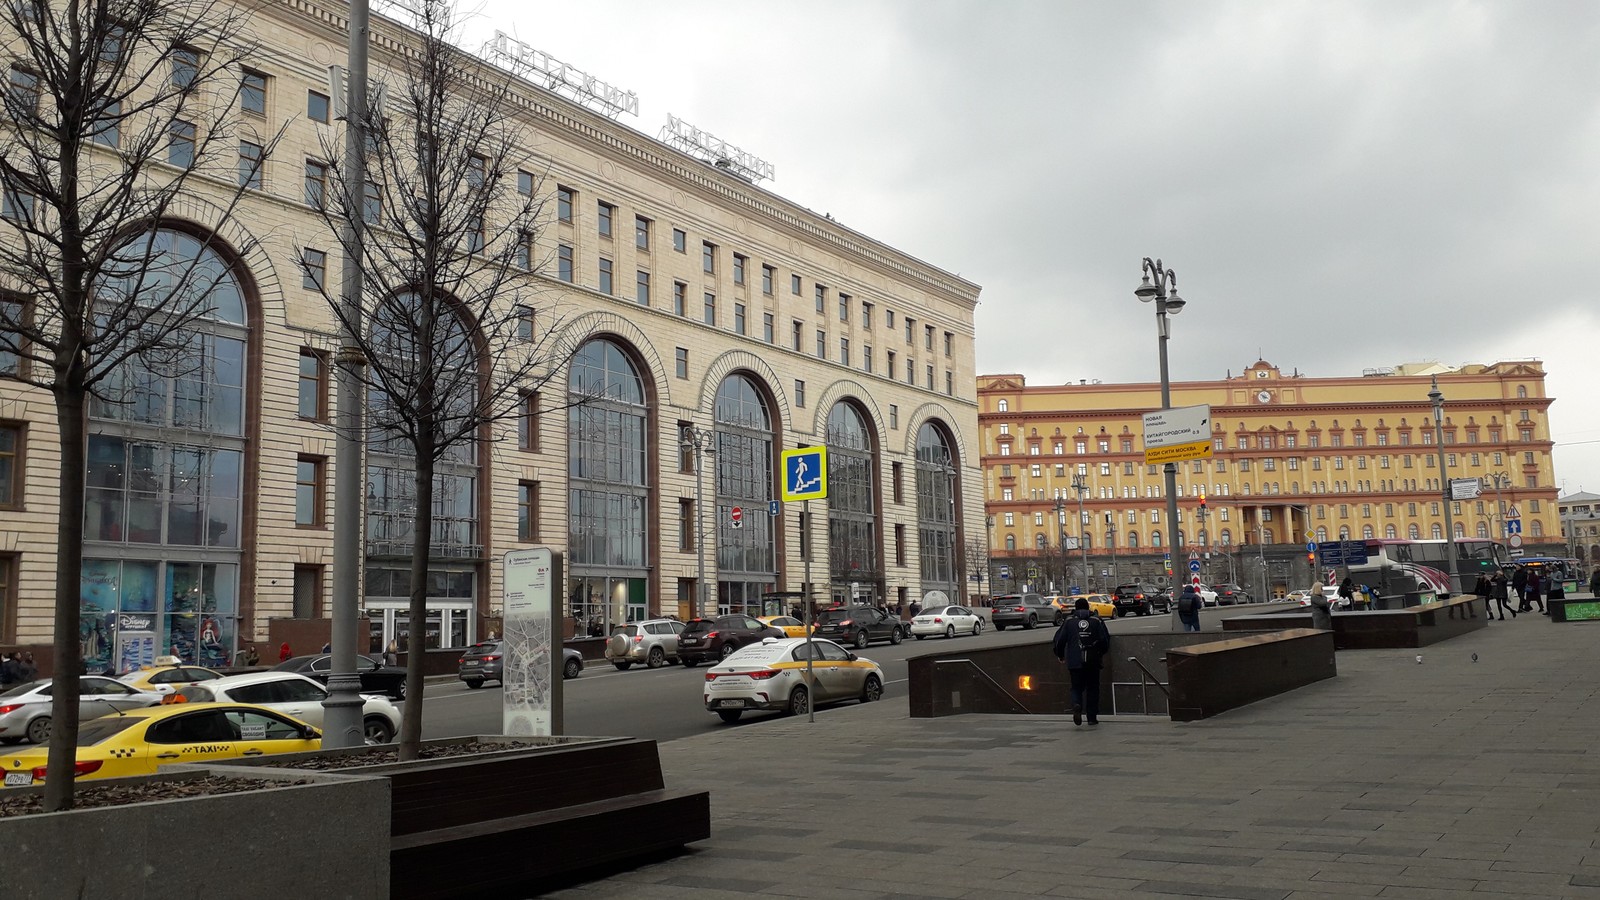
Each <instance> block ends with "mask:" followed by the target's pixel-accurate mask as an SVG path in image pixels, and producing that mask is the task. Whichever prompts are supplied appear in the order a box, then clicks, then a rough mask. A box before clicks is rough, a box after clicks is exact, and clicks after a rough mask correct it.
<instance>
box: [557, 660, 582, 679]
mask: <svg viewBox="0 0 1600 900" xmlns="http://www.w3.org/2000/svg"><path fill="white" fill-rule="evenodd" d="M582 674H583V660H581V659H569V660H567V664H566V665H564V666H562V667H561V675H562V677H563V678H577V677H578V676H579V675H582Z"/></svg>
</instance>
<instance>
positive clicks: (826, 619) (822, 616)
mask: <svg viewBox="0 0 1600 900" xmlns="http://www.w3.org/2000/svg"><path fill="white" fill-rule="evenodd" d="M860 614H861V611H860V610H857V609H825V610H823V611H821V612H819V613H817V621H818V622H820V623H822V624H823V625H829V624H837V623H839V622H843V621H846V620H848V619H852V618H854V617H856V616H858V615H860Z"/></svg>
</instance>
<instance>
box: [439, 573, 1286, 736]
mask: <svg viewBox="0 0 1600 900" xmlns="http://www.w3.org/2000/svg"><path fill="white" fill-rule="evenodd" d="M1246 608H1247V609H1252V610H1265V609H1267V608H1268V606H1267V605H1264V604H1263V605H1256V606H1251V607H1246ZM1237 612H1238V608H1236V607H1223V608H1222V609H1220V610H1218V609H1208V610H1206V611H1205V613H1204V616H1203V619H1202V622H1204V623H1206V624H1207V625H1208V626H1209V625H1214V622H1215V619H1216V618H1217V617H1219V614H1220V615H1235V614H1237ZM1108 624H1109V625H1110V628H1111V632H1112V633H1113V634H1125V633H1130V632H1138V631H1167V630H1170V628H1171V619H1170V617H1169V616H1165V615H1156V616H1145V617H1130V618H1123V619H1116V620H1113V621H1111V622H1109V623H1108ZM1054 635H1055V629H1053V628H1049V627H1040V628H1037V629H1035V630H1033V631H1024V630H1021V629H1017V628H1008V629H1006V630H1005V631H1003V632H1002V631H995V630H994V629H993V628H992V627H990V628H987V629H985V630H984V632H983V634H981V635H979V636H978V637H976V638H974V637H971V636H961V637H957V638H955V639H954V640H945V639H943V638H928V639H927V640H922V641H915V640H910V641H903V642H901V643H900V645H899V646H892V645H890V644H873V645H872V646H870V647H868V648H867V649H866V650H862V651H859V652H860V654H861V655H862V656H864V657H866V658H867V659H870V660H872V661H873V662H876V663H877V664H878V665H879V666H881V667H882V668H883V674H884V688H885V690H884V696H885V697H886V698H893V697H903V696H905V695H906V691H907V688H906V660H907V659H908V658H910V657H913V656H921V655H923V654H925V653H938V652H943V651H946V650H955V651H959V650H961V649H962V648H965V647H1000V646H1007V645H1012V644H1026V643H1033V642H1044V641H1049V640H1050V639H1051V638H1052V637H1054ZM585 665H586V666H587V668H585V669H584V672H583V674H582V675H580V676H579V677H577V678H573V679H568V680H567V681H565V682H564V687H565V695H566V697H565V699H566V702H565V712H566V716H565V718H566V723H565V724H566V728H565V730H566V733H567V734H573V735H628V736H631V737H642V738H653V739H654V740H657V741H661V742H666V741H671V740H675V739H677V738H681V737H689V736H690V735H695V734H702V733H704V732H707V731H714V730H717V729H725V728H751V727H760V725H761V723H762V722H765V721H769V720H771V719H772V718H774V717H776V716H779V715H782V714H781V713H754V714H747V715H746V716H745V717H744V718H742V719H740V720H739V722H738V723H736V724H734V725H726V724H723V722H722V721H721V720H720V719H718V718H717V717H716V716H714V715H712V714H711V713H708V712H706V710H705V707H704V706H703V705H702V703H703V701H702V699H701V698H702V696H703V693H702V687H703V686H704V685H705V673H706V669H707V668H709V667H708V666H706V665H700V666H697V667H695V668H693V669H686V668H684V667H683V666H675V665H668V666H663V667H661V668H660V669H655V670H651V669H646V668H643V667H640V666H635V667H633V668H632V669H629V670H628V671H626V672H619V671H617V669H616V668H614V667H613V666H612V665H611V664H609V663H607V662H605V661H604V660H589V661H587V662H586V663H585ZM423 703H424V704H425V706H424V710H423V717H422V721H423V725H422V736H423V737H424V738H440V737H453V736H456V735H464V734H498V733H499V732H500V688H499V685H496V684H490V685H488V686H485V687H482V688H479V689H478V690H471V689H469V688H468V687H467V686H466V685H465V684H462V683H461V682H451V683H448V684H430V685H428V687H427V690H426V692H425V695H424V700H423ZM827 714H828V710H827V709H826V708H822V709H819V710H817V715H819V716H821V715H827Z"/></svg>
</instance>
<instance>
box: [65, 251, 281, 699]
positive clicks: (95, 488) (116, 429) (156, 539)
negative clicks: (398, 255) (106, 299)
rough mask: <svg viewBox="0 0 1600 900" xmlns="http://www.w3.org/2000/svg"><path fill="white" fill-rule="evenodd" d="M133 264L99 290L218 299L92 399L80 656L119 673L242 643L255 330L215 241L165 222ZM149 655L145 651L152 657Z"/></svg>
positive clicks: (188, 304)
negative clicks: (158, 659)
mask: <svg viewBox="0 0 1600 900" xmlns="http://www.w3.org/2000/svg"><path fill="white" fill-rule="evenodd" d="M121 252H125V253H126V254H127V256H128V263H127V266H128V270H129V271H128V272H127V273H126V274H123V275H120V276H119V275H118V274H117V273H116V269H117V266H118V265H119V264H120V261H113V262H112V263H110V264H108V269H109V271H110V272H111V273H112V274H111V275H110V276H109V277H108V278H107V279H106V280H105V281H104V282H103V283H101V284H99V285H97V286H96V290H97V291H99V292H103V294H104V295H106V296H109V295H113V294H117V293H119V292H124V291H130V290H131V289H133V287H134V283H135V282H136V281H137V282H139V287H138V290H139V291H142V292H144V297H146V298H148V301H149V302H150V303H151V304H152V305H156V306H158V307H174V308H197V307H198V308H202V309H206V310H208V311H207V312H206V313H205V314H203V315H201V316H199V317H198V318H196V319H194V320H193V321H190V322H187V323H185V324H184V326H183V330H182V331H181V332H179V333H178V334H176V335H174V336H173V338H174V339H175V341H176V343H177V344H178V346H179V347H180V348H181V349H180V351H179V352H178V353H175V354H172V358H171V359H164V360H162V361H160V362H157V361H155V360H153V359H152V360H140V359H137V358H136V359H130V360H128V361H126V362H125V363H123V364H122V365H121V366H120V367H119V368H118V369H117V370H116V371H114V372H112V373H111V375H110V377H109V378H108V379H107V380H106V381H105V382H103V383H102V385H101V386H100V387H99V389H98V391H97V395H96V397H95V398H94V399H93V400H91V402H90V404H89V423H88V448H87V449H88V465H87V472H86V477H87V483H86V496H85V506H86V509H85V512H84V523H83V524H84V546H83V566H82V571H83V588H82V593H81V595H80V606H79V611H80V614H81V616H82V625H81V631H80V633H81V635H82V647H81V649H82V652H83V663H84V666H85V668H86V671H89V672H97V673H98V672H116V671H122V670H124V669H126V668H129V667H131V666H136V665H137V664H138V662H139V661H140V657H139V656H138V654H137V653H135V654H134V655H133V656H128V655H127V648H129V647H138V646H141V642H143V643H144V644H145V645H148V647H149V648H150V649H153V652H154V653H155V654H157V655H159V654H164V653H169V652H170V653H172V654H174V655H176V656H178V657H179V658H181V659H182V660H183V661H184V662H187V663H198V664H200V665H207V666H222V665H227V664H228V663H229V661H230V660H231V659H232V656H233V651H234V647H235V646H236V643H237V633H238V631H237V629H238V612H239V577H240V576H239V572H240V564H241V561H242V556H243V554H242V549H241V541H240V528H241V521H242V517H243V508H242V507H243V505H244V503H245V500H244V472H246V471H247V470H248V469H247V465H248V463H247V455H248V454H247V451H248V449H249V444H248V442H247V441H246V440H245V422H246V407H247V401H246V398H247V397H251V396H255V395H256V391H255V388H254V386H253V385H251V384H250V383H249V377H248V375H247V367H246V363H245V360H246V358H247V355H248V354H247V352H246V350H247V347H248V344H249V341H250V329H249V320H248V317H247V316H246V313H245V296H244V289H243V284H242V283H241V280H240V277H239V274H238V273H237V272H236V270H235V269H234V266H233V264H232V263H231V262H230V261H228V260H227V259H225V258H224V257H223V255H222V254H221V253H220V252H218V250H217V249H216V248H215V247H214V246H207V245H206V244H204V243H202V241H201V240H200V239H198V238H195V237H194V236H192V235H190V234H187V233H185V232H180V231H176V230H172V229H167V228H160V229H156V230H155V231H152V232H150V233H149V234H147V235H144V236H142V237H139V238H135V239H134V240H133V241H130V242H129V243H128V244H126V245H124V249H123V251H119V253H121ZM144 661H146V662H148V659H145V660H144Z"/></svg>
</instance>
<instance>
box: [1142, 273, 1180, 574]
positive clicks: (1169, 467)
mask: <svg viewBox="0 0 1600 900" xmlns="http://www.w3.org/2000/svg"><path fill="white" fill-rule="evenodd" d="M1152 278H1154V279H1155V280H1154V281H1153V282H1152V281H1151V279H1152ZM1133 294H1134V296H1135V297H1138V298H1139V300H1140V301H1141V302H1143V303H1149V302H1150V301H1152V300H1154V301H1155V303H1156V345H1157V347H1159V348H1160V354H1161V408H1162V409H1171V408H1172V383H1171V379H1170V377H1169V376H1168V374H1167V339H1168V338H1169V337H1170V336H1171V333H1172V327H1171V324H1170V323H1169V322H1168V321H1167V316H1169V315H1172V316H1175V315H1177V314H1178V313H1180V312H1183V307H1184V306H1185V305H1186V303H1187V301H1185V300H1184V299H1183V298H1182V297H1179V296H1178V276H1177V273H1175V272H1173V271H1172V270H1171V269H1168V268H1166V267H1165V266H1164V265H1163V264H1162V262H1161V260H1159V259H1157V260H1153V261H1152V260H1151V259H1150V257H1148V256H1146V257H1145V258H1144V263H1143V268H1142V270H1141V280H1140V283H1139V286H1138V287H1137V288H1134V291H1133ZM1162 470H1163V471H1164V472H1165V474H1166V485H1165V487H1166V492H1167V547H1168V556H1169V558H1170V559H1171V560H1172V566H1171V567H1169V568H1171V571H1169V572H1168V573H1167V577H1168V578H1171V577H1173V576H1172V573H1173V572H1176V571H1177V569H1176V568H1175V567H1176V566H1177V565H1178V560H1177V552H1178V551H1177V544H1176V539H1177V536H1178V464H1177V463H1175V462H1169V463H1167V464H1166V465H1164V466H1163V467H1162Z"/></svg>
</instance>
